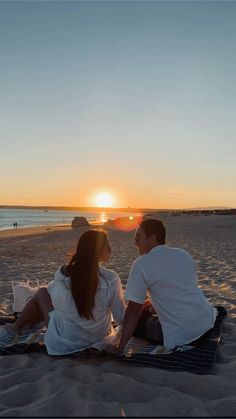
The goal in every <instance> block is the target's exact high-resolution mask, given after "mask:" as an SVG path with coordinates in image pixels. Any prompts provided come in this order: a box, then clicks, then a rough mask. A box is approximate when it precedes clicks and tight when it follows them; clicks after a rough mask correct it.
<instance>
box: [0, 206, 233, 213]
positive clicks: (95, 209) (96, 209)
mask: <svg viewBox="0 0 236 419" xmlns="http://www.w3.org/2000/svg"><path fill="white" fill-rule="evenodd" d="M0 209H19V210H20V209H22V210H26V209H30V210H44V211H45V210H46V211H50V210H51V211H83V212H98V213H99V212H133V213H138V212H153V213H154V212H158V213H163V212H171V213H173V212H176V213H179V212H181V213H183V212H184V213H185V214H187V213H193V212H194V213H198V212H213V211H216V212H219V211H224V212H232V211H236V208H231V207H202V208H182V209H170V208H162V209H156V208H132V207H127V208H111V207H102V208H100V207H66V206H46V205H37V206H36V205H35V206H30V205H0Z"/></svg>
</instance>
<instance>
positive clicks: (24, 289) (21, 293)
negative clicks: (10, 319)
mask: <svg viewBox="0 0 236 419" xmlns="http://www.w3.org/2000/svg"><path fill="white" fill-rule="evenodd" d="M39 288H40V286H39V282H38V280H37V285H36V286H34V287H31V286H30V284H29V279H28V280H27V281H26V282H12V291H13V299H14V302H13V311H14V312H15V313H21V312H22V310H23V308H24V306H25V305H26V303H27V302H28V301H29V300H30V299H31V298H32V297H33V296H34V294H35V293H36V292H37V291H38V290H39Z"/></svg>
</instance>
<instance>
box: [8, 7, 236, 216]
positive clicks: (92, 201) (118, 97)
mask: <svg viewBox="0 0 236 419" xmlns="http://www.w3.org/2000/svg"><path fill="white" fill-rule="evenodd" d="M235 45H236V2H234V1H204V2H203V1H191V0H190V1H188V2H187V1H178V0H177V1H147V0H145V1H132V0H131V1H112V0H111V1H68V0H67V1H55V0H54V1H47V2H45V1H36V0H32V1H0V69H1V71H0V145H1V153H0V156H1V157H0V163H1V164H0V205H63V206H93V205H96V202H97V201H96V198H97V195H98V194H101V193H107V194H109V195H110V197H111V198H112V204H113V206H114V207H128V206H130V207H136V208H196V207H197V208H198V207H208V206H211V207H219V206H225V207H236V187H235V186H236V170H235V156H236V138H235V137H236V134H235V123H234V120H235V111H236V83H235V77H236V76H235V75H236V54H235Z"/></svg>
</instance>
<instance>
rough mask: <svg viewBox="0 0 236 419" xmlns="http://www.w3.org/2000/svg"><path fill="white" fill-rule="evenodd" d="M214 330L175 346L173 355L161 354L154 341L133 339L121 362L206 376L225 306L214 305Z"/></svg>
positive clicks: (158, 346)
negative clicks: (215, 314)
mask: <svg viewBox="0 0 236 419" xmlns="http://www.w3.org/2000/svg"><path fill="white" fill-rule="evenodd" d="M216 308H217V311H218V314H217V317H216V321H215V324H214V327H213V328H212V329H211V330H209V331H208V332H207V333H205V334H204V335H203V336H201V338H199V339H197V340H195V341H193V342H191V343H189V344H188V345H183V346H179V347H176V348H175V349H174V350H173V351H172V352H169V353H162V352H161V351H162V347H161V346H160V345H156V344H155V343H154V342H151V341H147V340H143V339H139V338H135V337H134V338H132V339H131V340H130V342H129V344H128V346H127V347H126V351H125V354H124V355H121V356H120V359H121V360H122V361H126V362H134V363H138V364H143V365H147V366H151V367H158V368H164V369H166V370H169V371H188V372H192V373H195V374H208V373H209V372H210V371H211V369H212V367H213V365H214V362H215V358H216V351H217V347H218V344H219V342H220V339H221V323H222V320H223V319H224V318H225V317H226V316H227V312H226V310H225V309H224V307H221V306H217V307H216Z"/></svg>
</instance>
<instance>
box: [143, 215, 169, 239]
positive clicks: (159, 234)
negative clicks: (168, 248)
mask: <svg viewBox="0 0 236 419" xmlns="http://www.w3.org/2000/svg"><path fill="white" fill-rule="evenodd" d="M140 227H141V228H142V229H143V231H144V233H145V235H146V237H147V238H148V237H150V236H151V235H152V234H154V235H155V236H156V239H157V242H158V243H159V244H165V242H166V228H165V226H164V224H163V222H162V221H161V220H156V219H149V220H143V221H142V222H141V224H140Z"/></svg>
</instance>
